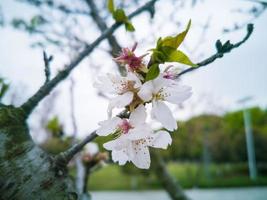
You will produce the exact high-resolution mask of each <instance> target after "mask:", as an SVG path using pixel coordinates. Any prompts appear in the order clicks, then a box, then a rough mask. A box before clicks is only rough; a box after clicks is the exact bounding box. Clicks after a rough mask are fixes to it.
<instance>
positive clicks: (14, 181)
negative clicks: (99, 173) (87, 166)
mask: <svg viewBox="0 0 267 200" xmlns="http://www.w3.org/2000/svg"><path fill="white" fill-rule="evenodd" d="M0 194H1V195H0V200H7V199H8V200H31V199H34V200H37V199H38V200H47V199H53V200H75V199H78V195H77V194H76V191H75V187H74V185H73V183H72V181H71V180H70V178H69V177H68V176H67V175H66V173H64V171H63V170H59V168H57V167H56V166H55V163H54V161H53V157H51V156H50V155H48V154H47V153H46V152H44V151H43V150H42V149H40V148H39V147H38V146H36V145H35V144H34V142H33V141H32V139H31V136H30V134H29V129H28V126H27V124H26V115H25V113H24V112H23V110H21V109H19V108H14V107H12V106H1V107H0Z"/></svg>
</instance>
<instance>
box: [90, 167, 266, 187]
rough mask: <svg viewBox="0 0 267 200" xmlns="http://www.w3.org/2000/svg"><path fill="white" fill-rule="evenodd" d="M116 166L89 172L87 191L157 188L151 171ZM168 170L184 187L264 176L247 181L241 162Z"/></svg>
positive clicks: (242, 183) (235, 183) (263, 179)
mask: <svg viewBox="0 0 267 200" xmlns="http://www.w3.org/2000/svg"><path fill="white" fill-rule="evenodd" d="M121 169H122V168H121V167H119V166H117V165H108V166H106V167H104V168H102V169H101V170H99V171H96V172H95V173H93V174H92V175H91V177H90V180H89V188H90V190H146V189H161V185H160V183H159V181H158V180H157V178H156V177H155V175H154V174H146V175H144V173H137V172H135V173H132V174H131V175H129V174H126V173H125V172H123V170H121ZM168 169H169V171H170V173H171V174H172V175H173V176H174V177H175V178H176V179H177V180H178V181H179V183H180V184H181V185H182V186H183V187H184V188H192V187H199V188H213V187H245V186H262V185H267V176H260V177H258V179H257V180H255V181H251V180H250V179H249V177H248V175H247V167H246V165H245V164H235V165H233V164H221V165H218V164H217V165H215V164H213V165H211V166H209V168H208V170H206V173H205V169H204V167H202V166H200V165H198V164H192V163H170V164H168Z"/></svg>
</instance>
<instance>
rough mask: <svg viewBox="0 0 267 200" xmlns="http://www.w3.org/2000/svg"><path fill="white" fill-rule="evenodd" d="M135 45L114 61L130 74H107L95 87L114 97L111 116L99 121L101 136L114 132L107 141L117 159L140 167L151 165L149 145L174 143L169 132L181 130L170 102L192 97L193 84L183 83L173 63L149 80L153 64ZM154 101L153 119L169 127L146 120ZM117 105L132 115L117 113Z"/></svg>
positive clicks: (179, 102) (115, 159)
mask: <svg viewBox="0 0 267 200" xmlns="http://www.w3.org/2000/svg"><path fill="white" fill-rule="evenodd" d="M135 49H136V44H135V45H134V47H133V48H131V49H130V48H123V49H122V52H121V54H120V55H119V56H118V57H117V58H115V59H114V60H115V61H116V62H118V63H119V64H121V65H123V66H125V68H126V69H127V75H126V76H120V75H114V74H107V75H106V76H101V77H99V78H98V80H97V81H96V82H95V84H94V86H95V87H96V88H97V89H99V90H100V91H101V92H105V93H110V94H112V95H113V98H112V99H111V100H110V102H109V105H108V119H107V120H105V121H102V122H100V123H99V126H100V127H99V128H98V129H97V131H96V133H97V134H98V135H99V136H107V135H110V134H112V135H113V136H114V139H113V140H111V141H109V142H107V143H105V144H104V148H105V149H107V150H110V151H111V152H112V153H111V155H112V159H113V161H114V162H118V163H119V165H124V164H125V163H126V162H128V161H129V162H132V163H133V164H134V165H135V166H136V167H138V168H142V169H148V168H149V167H150V153H149V147H154V148H162V149H166V148H167V147H168V145H170V144H171V143H172V138H171V136H170V134H169V132H168V131H174V130H176V129H177V122H176V120H175V118H174V116H173V114H172V111H171V110H170V108H169V107H168V105H167V104H166V102H167V103H171V104H177V105H178V104H181V103H182V102H183V101H185V100H186V99H188V98H189V97H190V96H191V87H189V86H185V85H182V84H181V83H180V81H179V79H178V71H177V70H176V69H175V67H173V66H169V67H166V68H165V70H164V71H163V72H159V74H158V75H157V76H156V78H154V79H152V80H146V78H145V77H146V73H148V71H149V68H150V67H151V65H150V64H149V62H148V64H145V61H144V57H145V56H146V55H147V54H145V55H142V56H136V54H135V52H134V51H135ZM148 104H152V109H151V112H150V115H151V118H152V119H153V120H156V121H158V122H160V123H161V124H162V126H163V127H164V128H165V129H166V130H167V131H165V130H159V131H156V132H154V131H153V130H152V128H151V126H150V125H149V124H148V123H147V122H146V118H147V114H148V113H147V109H146V106H147V105H148ZM114 108H124V109H125V110H126V111H127V112H128V113H129V115H128V116H127V117H121V116H120V115H117V116H114V115H113V113H112V111H113V109H114Z"/></svg>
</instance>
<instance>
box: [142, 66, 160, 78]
mask: <svg viewBox="0 0 267 200" xmlns="http://www.w3.org/2000/svg"><path fill="white" fill-rule="evenodd" d="M159 73H160V70H159V65H158V64H153V65H152V66H151V67H150V68H149V70H148V72H147V74H146V79H145V81H149V80H153V79H155V78H157V77H158V75H159Z"/></svg>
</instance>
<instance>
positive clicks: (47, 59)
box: [43, 51, 53, 84]
mask: <svg viewBox="0 0 267 200" xmlns="http://www.w3.org/2000/svg"><path fill="white" fill-rule="evenodd" d="M43 59H44V64H45V84H46V83H48V82H49V81H50V74H51V71H50V62H51V61H52V60H53V56H47V54H46V52H45V51H43Z"/></svg>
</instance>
